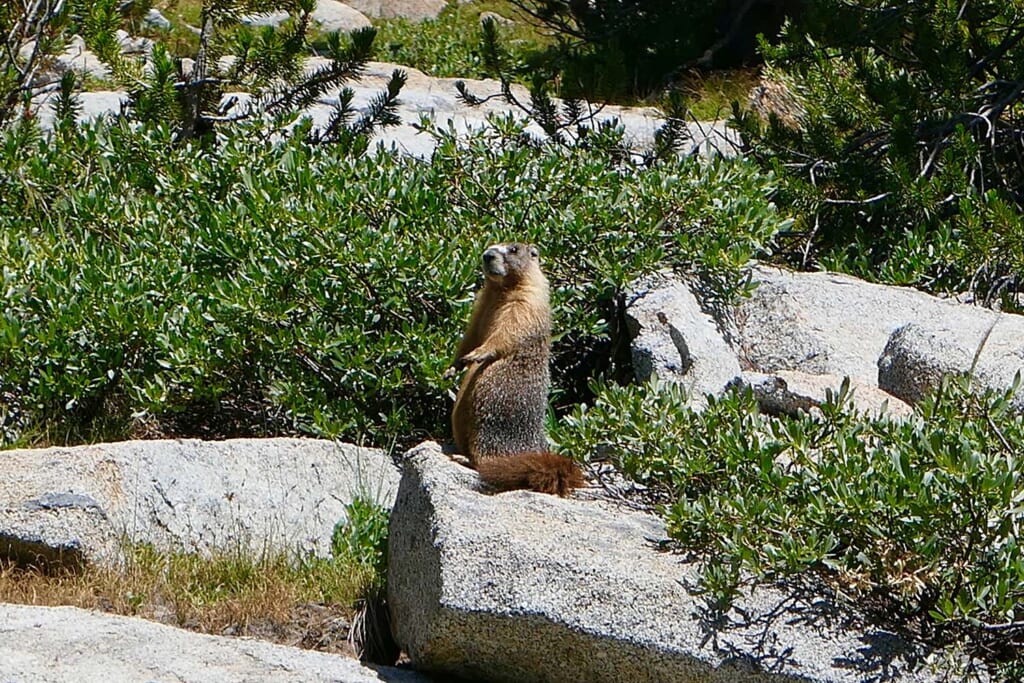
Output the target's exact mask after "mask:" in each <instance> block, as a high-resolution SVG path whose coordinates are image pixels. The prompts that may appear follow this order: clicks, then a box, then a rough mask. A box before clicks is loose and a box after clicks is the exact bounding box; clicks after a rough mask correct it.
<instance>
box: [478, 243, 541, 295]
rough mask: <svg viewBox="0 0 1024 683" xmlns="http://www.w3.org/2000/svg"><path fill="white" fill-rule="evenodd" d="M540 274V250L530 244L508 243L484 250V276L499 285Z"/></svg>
mask: <svg viewBox="0 0 1024 683" xmlns="http://www.w3.org/2000/svg"><path fill="white" fill-rule="evenodd" d="M531 272H534V273H537V274H538V275H539V274H540V250H539V249H537V247H535V246H533V245H532V244H524V243H522V242H510V243H508V244H495V245H492V246H489V247H487V248H486V249H484V275H485V276H486V277H487V279H488V280H490V281H492V282H495V283H499V284H505V285H509V284H513V283H515V282H517V281H519V280H521V279H522V278H523V277H524V276H526V275H527V274H529V273H531Z"/></svg>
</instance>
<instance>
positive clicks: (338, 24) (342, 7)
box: [313, 0, 372, 32]
mask: <svg viewBox="0 0 1024 683" xmlns="http://www.w3.org/2000/svg"><path fill="white" fill-rule="evenodd" d="M313 21H315V22H317V23H318V24H320V29H321V30H323V31H343V32H348V31H355V30H356V29H359V28H368V27H369V26H372V24H371V23H370V20H369V19H367V18H366V16H365V15H364V14H363V13H362V12H360V11H358V10H356V9H353V8H351V7H349V6H348V5H346V4H343V3H340V2H337V0H317V3H316V9H315V10H313Z"/></svg>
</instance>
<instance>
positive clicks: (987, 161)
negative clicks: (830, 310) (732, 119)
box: [739, 0, 1024, 294]
mask: <svg viewBox="0 0 1024 683" xmlns="http://www.w3.org/2000/svg"><path fill="white" fill-rule="evenodd" d="M806 5H807V11H806V12H803V13H801V14H799V15H795V16H794V17H793V20H792V24H791V25H790V26H789V27H788V28H787V30H786V31H785V32H784V36H785V40H784V42H783V43H782V44H781V45H780V46H778V47H777V48H770V47H768V46H765V47H764V50H765V54H766V57H767V60H768V62H769V64H770V65H771V70H770V75H771V76H772V77H773V79H775V80H778V81H781V82H782V83H783V84H785V85H786V87H787V88H788V90H789V92H790V93H791V95H792V97H793V100H794V103H795V104H797V105H798V107H795V108H799V109H802V110H803V114H802V115H800V116H799V117H798V118H799V122H798V123H799V125H798V126H793V125H783V124H782V123H781V122H780V121H775V122H773V123H772V124H771V125H764V124H763V123H762V122H760V121H758V120H757V119H755V118H754V117H753V116H744V115H741V116H739V120H740V124H741V128H742V130H743V134H744V137H745V139H746V140H747V141H748V142H749V143H750V144H751V147H752V150H753V152H754V154H755V156H756V157H757V158H758V159H760V160H761V161H762V163H763V164H764V167H765V168H769V169H774V170H776V171H779V172H780V175H781V177H782V179H783V180H782V191H781V193H780V197H779V201H780V202H781V203H784V204H785V205H786V206H788V207H792V208H793V210H794V211H795V212H796V213H798V214H799V215H800V220H799V222H798V224H797V226H796V229H795V230H794V233H793V236H794V240H793V242H792V243H791V244H789V245H787V247H792V253H793V254H794V255H795V256H796V257H797V258H799V260H800V263H801V265H804V266H811V265H816V264H820V265H823V266H825V267H828V268H833V269H843V270H849V271H853V272H855V273H857V274H859V275H862V276H865V277H869V278H872V279H879V280H885V281H888V282H895V283H900V284H916V285H921V286H926V287H931V288H936V289H944V290H960V291H962V290H964V289H967V288H969V287H971V286H974V287H975V288H976V289H977V290H979V291H980V292H981V293H982V294H999V293H1001V292H1004V291H1009V292H1013V291H1014V290H1015V289H1019V283H1020V273H1021V272H1024V223H1022V222H1021V219H1020V209H1021V207H1022V205H1024V204H1022V200H1021V197H1022V190H1024V163H1022V161H1021V160H1022V158H1024V157H1022V156H1021V153H1020V152H1021V143H1020V140H1021V132H1022V130H1024V125H1022V123H1021V118H1020V111H1021V103H1022V101H1024V100H1022V95H1024V88H1022V87H1021V83H1022V81H1021V79H1020V67H1021V64H1022V63H1024V47H1022V43H1021V42H1020V40H1019V36H1020V34H1021V31H1022V30H1024V16H1022V15H1021V13H1020V11H1019V8H1017V7H1016V6H1013V5H1008V4H1006V3H1003V2H998V1H997V0H986V1H983V2H974V3H968V4H967V5H963V6H961V5H957V4H955V3H948V2H943V1H940V0H913V1H912V2H895V1H890V0H883V1H881V2H875V1H872V2H867V1H855V2H845V1H844V2H835V1H833V0H810V1H808V2H807V3H806ZM790 124H792V122H790Z"/></svg>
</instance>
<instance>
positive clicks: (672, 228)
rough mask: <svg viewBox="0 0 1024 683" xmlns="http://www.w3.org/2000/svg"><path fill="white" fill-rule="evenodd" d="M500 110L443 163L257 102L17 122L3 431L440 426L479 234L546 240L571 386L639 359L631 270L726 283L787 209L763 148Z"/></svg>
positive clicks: (1, 149) (730, 287) (561, 399)
mask: <svg viewBox="0 0 1024 683" xmlns="http://www.w3.org/2000/svg"><path fill="white" fill-rule="evenodd" d="M500 126H501V127H503V128H504V129H505V130H504V133H499V132H490V133H482V134H480V135H479V136H477V137H476V138H474V139H472V140H471V141H469V142H468V143H466V144H464V145H463V144H457V143H456V142H455V140H454V139H453V138H451V137H450V136H447V135H446V134H444V133H437V134H438V135H440V137H441V138H442V139H441V142H440V144H439V147H438V150H437V152H436V154H435V155H434V157H433V159H432V161H430V162H422V161H417V160H413V159H408V158H402V157H400V156H395V155H391V154H387V153H381V154H378V155H377V156H375V157H365V158H351V157H350V156H349V155H346V154H345V153H344V152H343V151H342V150H341V149H338V148H335V147H331V146H328V147H310V146H308V145H306V144H304V143H303V142H302V138H303V137H304V136H305V133H304V131H303V130H301V129H300V130H298V131H297V132H296V134H295V135H294V136H293V137H292V138H290V139H288V140H284V141H281V142H279V143H274V144H267V143H265V142H263V138H262V136H261V133H260V132H259V131H257V130H256V129H254V128H250V127H246V126H243V127H242V128H241V129H240V130H239V131H238V132H237V133H233V134H227V135H225V136H224V139H223V142H222V144H220V145H218V146H217V147H216V148H212V149H202V148H196V147H193V146H190V145H182V146H175V145H173V144H171V138H172V135H173V133H172V132H171V131H170V130H169V129H167V128H160V127H154V128H136V127H131V126H128V125H126V124H123V125H122V124H116V125H113V126H98V127H85V128H83V129H81V130H74V129H73V130H71V131H70V132H69V133H68V134H66V135H63V136H60V137H54V138H53V139H50V140H48V141H44V140H42V139H40V138H38V136H37V135H35V134H33V132H32V130H31V129H30V128H27V127H26V126H15V127H14V128H13V129H12V130H10V131H9V132H8V133H7V134H6V135H5V136H4V138H3V139H2V141H0V142H2V146H0V183H3V187H2V191H3V194H4V202H5V203H4V208H3V210H2V211H0V273H2V278H3V280H2V281H3V287H4V292H5V299H6V306H5V309H4V311H2V312H0V412H2V413H3V415H4V417H3V420H4V431H5V435H4V443H5V444H10V443H13V442H22V443H24V442H39V441H55V442H69V441H71V442H73V441H82V440H91V439H95V438H115V437H118V436H126V435H129V434H131V433H134V432H133V430H138V429H139V428H140V426H141V427H142V428H144V429H145V430H146V431H145V433H150V434H153V433H156V434H160V433H163V434H193V435H220V436H226V435H231V434H250V435H252V434H270V433H282V432H293V431H303V432H311V433H315V434H322V435H327V436H332V437H333V436H337V437H343V438H345V439H349V440H363V441H366V442H369V443H373V444H378V445H384V444H391V443H393V442H394V441H395V440H396V439H397V440H398V441H399V444H400V445H404V444H406V443H408V442H410V441H412V440H416V439H419V438H422V437H423V436H424V435H434V436H436V437H439V438H442V437H444V436H445V435H446V434H447V422H448V418H447V415H448V411H449V409H450V403H449V398H448V396H449V391H450V390H451V388H452V382H451V381H450V380H445V379H444V378H443V377H442V374H443V372H444V370H445V368H446V367H447V366H448V364H449V363H450V361H451V355H452V354H453V353H454V349H455V346H456V344H457V342H458V339H459V337H460V335H461V333H462V328H463V325H464V324H465V320H466V318H467V316H468V311H469V305H470V301H471V299H472V295H473V290H474V288H475V287H476V285H477V282H478V280H479V268H480V266H479V254H480V253H481V251H482V249H483V248H484V247H485V246H486V245H487V244H489V243H493V242H495V241H498V240H506V239H512V238H521V239H526V240H531V241H534V242H536V243H538V244H539V245H541V248H542V251H543V254H544V256H543V258H544V262H545V267H546V269H547V271H548V273H549V274H550V276H551V279H552V282H553V290H554V291H553V299H554V309H555V318H556V334H557V339H556V342H555V358H556V368H555V370H556V377H557V391H556V406H557V407H558V409H559V410H562V408H563V407H564V406H565V405H566V404H569V403H572V402H573V401H575V400H578V397H579V396H580V395H581V392H585V389H586V385H587V381H588V379H589V378H590V377H591V376H592V375H593V374H594V373H596V372H606V371H609V372H615V371H616V370H618V371H620V372H621V371H622V370H623V368H622V367H621V365H616V358H617V357H616V356H615V355H614V353H613V351H614V349H622V348H625V347H624V345H623V343H624V342H623V337H622V334H621V333H622V328H621V324H620V316H619V310H620V308H621V301H620V298H621V296H620V295H621V292H622V290H623V287H624V286H625V285H626V283H628V282H629V281H630V280H631V279H632V278H634V277H636V276H638V275H640V274H642V273H645V272H649V271H651V270H653V269H656V268H660V267H667V266H674V267H678V268H683V269H687V270H695V271H700V272H702V273H706V274H707V275H708V276H709V278H711V279H712V280H716V281H717V282H718V283H719V285H720V290H721V291H722V293H723V295H733V296H734V295H736V294H737V293H738V292H740V291H742V289H743V287H744V286H745V285H744V283H743V281H742V279H741V278H740V277H739V275H738V268H739V266H741V265H743V264H744V263H746V262H747V261H748V260H749V259H750V258H751V257H753V256H754V255H755V254H757V253H760V252H761V251H763V250H765V249H767V248H768V247H769V244H770V240H771V237H772V235H773V234H774V233H775V232H776V231H777V230H778V229H779V228H780V227H784V226H785V225H786V224H787V223H786V221H785V220H783V219H782V218H781V217H780V216H778V215H777V214H776V212H775V211H774V208H773V206H772V205H771V203H770V202H769V201H768V199H767V197H768V196H769V195H770V194H771V192H772V191H773V189H774V185H773V180H772V178H771V177H770V176H767V175H762V174H759V173H758V172H756V171H755V170H754V168H753V167H752V166H750V165H748V164H744V163H739V162H737V163H734V162H712V163H703V162H700V161H697V160H679V161H677V162H673V163H671V164H663V165H659V166H657V167H655V168H654V169H652V170H641V169H637V168H634V167H632V166H629V165H626V166H620V165H617V164H616V162H615V157H614V156H613V154H612V153H611V152H609V151H606V150H603V149H600V148H597V147H592V148H590V149H575V150H573V149H556V148H554V147H551V146H545V145H535V144H533V143H529V144H527V143H524V142H522V141H523V139H524V138H523V136H522V130H521V128H519V127H518V126H517V125H515V124H511V123H509V122H508V121H505V122H502V123H500ZM612 142H613V141H612ZM611 146H612V147H614V145H611ZM4 179H6V180H4ZM583 395H585V394H583Z"/></svg>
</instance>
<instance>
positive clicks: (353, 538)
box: [331, 498, 390, 587]
mask: <svg viewBox="0 0 1024 683" xmlns="http://www.w3.org/2000/svg"><path fill="white" fill-rule="evenodd" d="M346 515H347V516H346V519H345V520H344V521H342V522H339V523H338V525H337V526H335V527H334V534H333V536H332V537H331V554H332V555H333V557H334V560H335V562H347V563H349V564H355V565H358V566H360V567H362V568H363V569H365V570H366V572H367V574H369V575H371V576H372V577H373V580H372V581H371V583H372V584H373V585H374V586H377V587H380V586H382V585H383V584H384V581H385V579H386V577H387V574H388V517H389V516H390V512H389V510H388V509H386V508H383V507H381V506H380V505H377V504H376V503H373V502H372V501H370V500H367V499H366V498H355V499H353V500H352V502H351V503H349V504H348V505H347V506H346Z"/></svg>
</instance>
